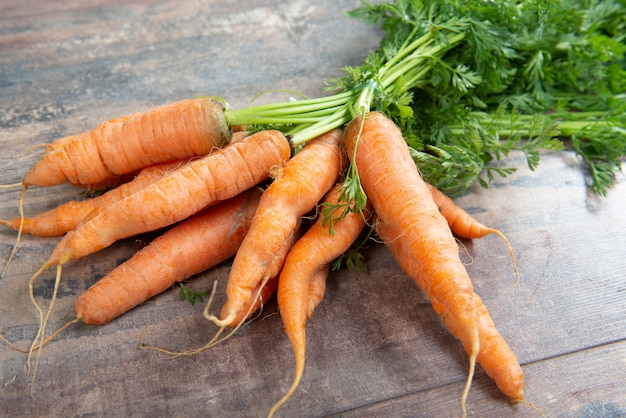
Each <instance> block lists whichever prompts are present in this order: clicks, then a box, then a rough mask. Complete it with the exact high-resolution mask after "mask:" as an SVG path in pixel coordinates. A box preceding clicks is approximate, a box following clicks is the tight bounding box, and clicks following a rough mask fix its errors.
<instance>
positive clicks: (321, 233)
mask: <svg viewBox="0 0 626 418" xmlns="http://www.w3.org/2000/svg"><path fill="white" fill-rule="evenodd" d="M340 187H341V186H340V185H336V186H334V187H333V188H332V189H331V190H330V191H329V192H328V193H327V195H326V196H325V198H324V202H327V203H331V204H334V203H337V202H338V198H339V196H340V192H341V190H340ZM365 222H366V220H365V219H364V218H363V216H362V215H361V214H359V213H356V212H350V213H348V214H347V215H346V216H345V217H344V218H342V219H341V220H338V221H336V222H335V223H334V224H333V231H334V233H333V234H331V233H330V230H329V227H328V225H326V224H325V223H324V222H323V218H320V219H318V220H317V222H316V223H315V224H313V226H311V228H310V229H309V230H308V231H307V232H306V233H305V234H304V236H303V237H302V238H300V239H299V240H298V241H296V243H295V244H294V246H293V247H292V248H291V250H290V251H289V254H288V255H287V258H286V260H285V264H284V265H283V269H282V271H281V273H280V278H279V280H278V293H277V298H278V307H279V310H280V316H281V318H282V321H283V324H284V326H285V332H286V333H287V336H288V337H289V341H290V342H291V345H292V347H293V352H294V357H295V364H296V369H295V374H294V380H293V383H292V385H291V387H290V388H289V390H288V391H287V392H286V393H285V395H284V396H283V397H282V398H281V399H280V400H279V401H278V402H277V403H276V404H275V405H274V406H273V407H272V410H271V412H270V416H271V415H273V413H274V412H275V411H276V410H277V409H278V408H279V407H280V406H281V405H283V404H284V403H285V402H286V401H287V400H288V399H289V397H291V395H292V394H293V392H294V391H295V390H296V388H297V386H298V384H299V382H300V380H301V378H302V375H303V374H304V364H305V354H306V322H307V320H308V319H309V318H311V316H312V315H313V312H314V310H315V308H316V307H317V306H318V304H319V303H320V302H321V301H322V299H323V297H324V293H325V291H326V279H327V277H328V273H329V263H330V262H331V261H333V260H334V259H336V258H337V257H339V256H340V255H341V254H343V253H345V252H346V251H347V250H348V249H349V248H350V246H351V245H352V244H353V243H354V241H355V240H356V239H357V238H358V236H359V234H360V233H361V231H362V230H363V227H364V226H365Z"/></svg>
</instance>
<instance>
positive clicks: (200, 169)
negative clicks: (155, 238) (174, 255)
mask: <svg viewBox="0 0 626 418" xmlns="http://www.w3.org/2000/svg"><path fill="white" fill-rule="evenodd" d="M290 155H291V147H290V145H289V143H288V141H287V139H286V138H285V136H284V135H283V134H282V133H281V132H279V131H273V130H271V131H270V130H268V131H261V132H258V133H256V134H254V135H251V136H249V137H247V138H246V139H245V140H242V141H238V142H236V143H234V144H230V145H228V146H226V147H224V148H222V149H220V150H218V151H215V152H214V153H212V154H208V155H205V156H203V157H198V158H196V159H194V160H192V161H191V162H190V163H189V164H187V165H185V166H184V167H181V168H179V169H177V170H175V171H173V172H171V173H170V174H169V175H167V176H166V177H164V178H162V179H161V180H158V181H156V182H155V183H152V184H151V185H149V186H147V187H145V188H144V189H142V190H139V191H138V192H136V193H133V194H131V195H130V196H128V197H126V198H125V199H122V200H119V201H117V202H113V203H112V204H110V205H107V206H104V207H100V208H98V209H96V210H95V211H92V212H90V214H89V216H88V217H87V218H86V219H84V221H83V222H82V223H81V224H80V225H79V226H78V227H77V228H76V229H75V230H73V231H70V232H68V233H67V234H66V235H65V236H64V237H63V239H62V240H61V241H60V242H59V244H58V245H57V246H56V247H55V249H54V251H53V253H52V255H51V256H50V258H49V260H48V261H47V262H46V264H45V265H44V267H45V266H51V265H56V264H64V263H66V262H68V261H70V260H72V259H76V258H80V257H83V256H85V255H88V254H91V253H93V252H96V251H99V250H101V249H102V248H105V247H107V246H109V245H111V244H112V243H113V242H115V241H117V240H119V239H122V238H128V237H130V236H134V235H137V234H139V233H143V232H148V231H154V230H157V229H160V228H163V227H166V226H169V225H171V224H173V223H176V222H179V221H181V220H183V219H185V218H187V217H189V216H191V215H193V214H195V213H197V212H199V211H200V210H202V209H204V208H206V207H208V206H210V205H212V204H215V203H217V202H220V201H223V200H227V199H229V198H231V197H234V196H236V195H238V194H239V193H241V192H243V191H244V190H247V189H249V188H251V187H253V186H254V185H256V184H258V183H260V182H261V181H263V180H265V179H267V178H268V177H269V174H270V171H271V170H272V169H273V168H275V167H278V166H281V165H282V164H284V163H285V161H287V160H288V159H289V157H290Z"/></svg>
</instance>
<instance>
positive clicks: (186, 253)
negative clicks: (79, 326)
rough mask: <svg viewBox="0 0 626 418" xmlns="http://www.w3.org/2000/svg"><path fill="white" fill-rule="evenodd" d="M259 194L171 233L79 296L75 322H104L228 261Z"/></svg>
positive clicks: (229, 203)
mask: <svg viewBox="0 0 626 418" xmlns="http://www.w3.org/2000/svg"><path fill="white" fill-rule="evenodd" d="M260 196H261V190H260V189H257V188H254V189H251V190H250V191H248V192H244V193H241V194H240V195H238V196H236V197H233V198H232V199H229V200H226V201H224V202H222V203H220V204H219V205H216V206H213V207H211V208H209V209H207V210H205V211H203V212H200V213H198V214H196V215H193V216H191V217H190V218H188V219H186V220H184V221H183V222H181V223H179V224H177V225H176V226H174V227H172V228H171V229H169V230H168V231H167V232H165V233H164V234H163V235H161V236H159V237H158V238H156V239H155V240H154V241H152V242H151V243H150V244H148V245H147V246H146V247H144V248H143V249H142V250H140V251H139V252H137V253H135V254H134V255H133V257H131V258H130V259H129V260H127V261H125V262H124V263H122V264H120V265H119V266H117V267H116V268H114V269H113V270H112V271H111V272H109V274H107V275H106V276H105V277H103V278H102V279H100V280H99V281H98V282H96V283H95V284H94V285H93V286H91V287H90V288H89V289H88V290H87V291H86V292H85V293H84V294H83V295H81V297H80V298H79V299H78V301H77V302H76V313H77V317H78V319H80V320H82V321H83V322H84V323H86V324H88V325H102V324H106V323H107V322H109V321H111V320H113V319H115V318H117V317H118V316H120V315H121V314H123V313H124V312H127V311H129V310H130V309H132V308H134V307H135V306H137V305H139V304H140V303H143V302H145V301H146V300H148V299H149V298H151V297H153V296H154V295H156V294H158V293H161V292H163V291H164V290H166V289H167V288H169V287H170V286H172V285H173V284H174V283H177V282H180V281H183V280H186V279H188V278H189V277H191V276H193V275H194V274H198V273H201V272H203V271H205V270H207V269H209V268H210V267H213V266H215V265H217V264H219V263H221V262H223V261H224V260H226V259H228V258H230V257H232V256H233V255H234V254H235V252H236V251H237V248H239V245H241V241H243V237H244V236H245V234H246V232H247V231H248V228H249V227H250V222H251V220H252V217H253V216H254V212H255V211H256V208H257V205H258V202H259V198H260Z"/></svg>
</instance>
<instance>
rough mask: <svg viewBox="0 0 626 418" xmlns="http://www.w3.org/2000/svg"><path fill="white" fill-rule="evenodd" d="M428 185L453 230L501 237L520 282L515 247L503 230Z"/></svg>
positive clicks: (467, 234)
mask: <svg viewBox="0 0 626 418" xmlns="http://www.w3.org/2000/svg"><path fill="white" fill-rule="evenodd" d="M426 187H428V190H430V193H431V195H432V197H433V200H434V201H435V204H436V205H437V207H438V208H439V212H441V214H442V215H443V217H444V218H446V221H447V222H448V225H449V226H450V229H451V230H452V232H454V233H455V234H456V235H458V236H459V237H462V238H469V239H474V238H483V237H485V236H487V235H490V234H494V235H497V236H498V237H500V239H502V241H504V244H505V245H506V247H507V249H508V250H509V254H510V255H511V260H513V267H514V268H515V274H516V276H517V280H518V282H519V279H520V274H519V269H518V268H517V261H516V259H515V254H514V253H513V247H512V246H511V244H510V243H509V240H508V238H507V237H506V235H504V234H503V233H502V232H500V231H499V230H497V229H495V228H489V227H487V226H485V225H483V224H482V223H480V222H478V220H476V219H475V218H474V217H472V215H470V214H469V213H467V212H466V211H465V210H463V209H462V208H461V207H459V206H457V205H456V203H454V201H453V200H452V199H450V198H449V197H448V196H446V195H445V194H443V193H442V192H441V191H440V190H439V189H437V188H436V187H435V186H433V185H432V184H429V183H426Z"/></svg>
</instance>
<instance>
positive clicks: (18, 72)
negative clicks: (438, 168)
mask: <svg viewBox="0 0 626 418" xmlns="http://www.w3.org/2000/svg"><path fill="white" fill-rule="evenodd" d="M356 5H357V1H356V0H340V1H323V2H322V1H321V2H309V1H306V0H292V1H288V0H272V1H270V0H250V1H245V2H240V1H233V0H231V1H219V2H218V1H204V2H200V1H191V0H176V1H174V0H170V1H167V0H160V1H157V0H154V1H152V0H144V1H139V0H135V1H120V0H109V1H103V0H96V1H81V0H63V1H60V0H56V1H46V2H41V1H39V0H20V1H17V0H4V1H3V2H1V3H0V141H1V145H0V153H1V155H0V183H3V184H6V183H13V182H18V181H20V180H21V178H22V176H23V175H24V174H25V173H26V171H27V170H28V168H29V167H30V166H31V165H32V164H33V163H34V162H35V160H36V159H37V157H38V156H39V155H40V151H37V150H32V151H29V147H31V146H34V145H36V144H39V143H45V142H49V141H51V140H53V139H55V138H57V137H60V136H64V135H68V134H72V133H77V132H80V131H83V130H85V129H88V128H90V127H93V126H95V125H96V124H97V123H99V122H102V121H104V120H106V119H108V118H112V117H116V116H121V115H125V114H128V113H132V112H136V111H140V110H145V109H147V108H150V107H152V106H155V105H159V104H164V103H168V102H172V101H176V100H178V99H181V98H187V97H191V96H195V95H202V94H205V95H206V94H210V95H217V96H221V97H224V98H226V99H227V100H228V101H229V102H230V103H231V106H232V107H241V106H244V105H246V103H247V101H248V100H249V99H251V98H252V97H253V96H254V95H255V94H256V93H259V92H261V91H263V90H267V89H274V88H281V89H293V90H297V91H300V92H303V93H305V94H309V95H313V96H317V95H320V94H322V93H321V92H320V88H321V87H322V86H323V82H324V80H328V79H331V78H334V77H338V76H340V75H342V73H341V71H340V69H341V68H342V67H344V66H347V65H358V64H359V63H361V62H362V60H363V59H364V58H365V56H366V54H367V51H368V50H369V49H370V48H373V47H375V46H376V45H377V43H378V40H379V37H380V33H379V32H378V30H377V29H375V28H372V27H369V26H366V25H364V24H362V23H360V22H357V21H353V20H350V19H348V18H346V17H345V16H344V15H343V14H342V13H343V11H345V10H346V9H349V8H352V7H354V6H356ZM507 164H508V165H513V166H516V167H519V171H518V172H517V174H515V175H513V176H511V177H510V178H508V179H506V180H498V181H496V182H495V183H494V184H493V186H492V187H491V188H490V189H488V190H483V189H479V188H476V189H474V190H472V191H471V193H469V194H467V195H466V196H463V197H462V198H459V199H457V203H458V204H460V205H461V206H462V207H464V208H466V209H467V210H468V211H469V212H470V213H472V214H473V215H475V216H476V217H477V218H478V219H479V220H481V221H482V222H483V223H485V224H488V225H490V226H492V227H495V228H499V229H500V230H501V231H503V232H504V233H505V234H506V235H507V236H508V237H509V239H510V240H511V243H512V245H513V247H514V249H515V252H516V255H517V257H518V263H519V267H520V271H521V275H522V280H521V283H520V284H519V285H518V286H514V282H515V277H514V272H513V269H512V266H511V262H510V259H509V256H508V253H507V251H506V249H505V247H504V246H503V244H502V242H501V241H500V240H499V239H498V238H496V237H487V238H484V239H482V240H480V241H474V242H471V241H463V242H462V243H463V244H464V247H465V250H464V251H463V259H464V260H465V261H467V262H468V270H469V272H470V275H471V276H472V277H473V279H474V283H475V286H476V289H477V292H478V293H479V294H480V295H481V296H482V297H483V299H484V301H485V304H486V305H487V306H488V308H489V309H490V311H491V313H492V316H493V318H494V320H495V322H496V324H497V326H498V328H499V330H500V331H501V333H502V334H503V335H504V337H505V338H506V339H507V341H508V342H509V344H510V345H511V347H512V348H513V350H514V351H515V352H516V353H517V355H518V357H519V359H520V362H521V363H522V365H523V369H524V372H525V375H526V397H527V399H528V400H529V401H531V402H533V403H535V404H536V405H537V406H538V407H540V408H541V409H542V410H543V411H544V413H546V415H548V416H552V417H617V416H626V383H625V380H624V379H625V378H624V376H626V326H625V325H626V323H625V318H626V273H625V272H626V257H624V254H625V252H626V250H625V249H626V235H624V228H625V227H626V221H625V220H624V215H623V213H624V209H623V208H624V207H625V206H626V182H625V181H624V180H623V179H621V181H620V183H619V184H617V186H616V187H615V188H614V189H612V190H611V192H610V195H609V197H608V198H606V199H598V198H595V197H593V196H590V195H588V194H587V192H586V188H585V178H584V174H583V172H582V171H581V169H580V163H579V161H578V160H577V159H576V158H575V157H574V156H573V154H571V153H570V152H566V151H565V152H555V153H549V154H545V155H544V157H543V160H542V163H541V164H540V166H539V168H538V169H537V170H536V171H535V172H530V171H528V169H527V168H526V166H525V163H524V160H523V159H522V158H521V156H519V155H513V156H512V158H511V159H510V160H509V161H507ZM76 193H77V190H76V189H74V188H72V187H69V186H59V187H53V188H48V189H37V188H33V189H31V190H29V191H28V193H27V196H26V205H25V210H26V212H27V213H28V214H34V213H37V212H40V211H43V210H45V209H48V208H51V207H53V206H55V205H56V204H58V203H60V202H62V201H64V200H67V199H70V198H72V197H73V196H75V195H76ZM0 196H1V199H0V202H1V203H0V210H1V212H0V216H1V217H4V218H7V217H11V216H15V215H17V202H18V198H19V192H18V191H16V190H12V191H9V190H0ZM15 236H16V235H15V233H14V232H11V231H6V230H4V229H3V230H1V231H0V259H1V260H2V261H3V262H4V260H6V259H7V257H8V256H9V253H10V251H11V248H12V246H13V244H14V241H15ZM149 238H150V236H149V235H148V236H142V237H139V239H138V240H134V239H130V240H127V241H124V242H120V243H117V244H115V245H113V246H111V247H109V248H107V249H105V250H103V251H101V252H100V253H98V254H94V255H91V256H88V257H86V258H84V259H82V260H80V261H76V262H73V263H71V264H69V265H68V266H67V267H66V268H65V270H64V274H63V281H62V284H61V287H60V292H59V295H60V297H59V299H58V300H57V302H56V305H55V309H54V312H53V315H52V317H51V319H50V324H49V329H56V328H57V327H59V326H60V325H61V324H63V323H65V322H67V321H68V320H70V319H72V318H73V317H74V315H75V314H74V308H73V306H74V302H75V300H76V297H77V295H79V294H80V293H81V292H83V291H84V290H85V289H86V288H87V287H88V286H89V285H91V284H92V283H94V282H95V281H96V280H97V279H98V278H100V277H102V276H103V275H104V274H106V273H107V272H108V271H109V270H111V269H112V268H113V267H114V266H115V265H117V264H119V263H120V262H122V261H123V260H125V259H127V258H128V257H130V256H131V255H132V253H133V252H134V251H136V250H137V249H138V248H140V247H141V240H148V239H149ZM56 242H57V239H55V238H52V239H42V238H33V237H29V236H25V237H23V238H22V241H21V244H20V247H19V251H18V252H17V254H16V257H15V259H14V260H13V263H12V264H11V267H10V269H9V270H8V272H7V274H6V276H5V277H4V278H3V279H2V280H1V281H0V331H1V333H2V335H3V336H4V337H5V338H7V339H9V340H10V341H12V342H14V343H15V344H16V345H18V346H19V347H23V348H26V347H28V345H29V343H30V341H31V340H32V338H33V337H34V335H35V333H36V329H37V326H36V323H37V322H36V319H37V318H36V312H35V310H34V308H33V306H32V305H31V303H30V301H29V299H28V286H27V282H28V278H29V277H30V275H31V274H32V273H33V272H34V271H35V270H36V269H37V268H38V266H39V264H40V263H42V262H43V261H44V260H45V259H46V258H47V256H48V255H49V254H50V252H51V250H52V248H53V246H54V244H55V243H56ZM365 255H366V257H367V258H366V271H365V272H362V271H340V272H337V273H333V274H332V275H331V276H330V279H329V284H328V291H327V294H326V297H325V300H324V301H323V302H322V303H321V305H320V306H319V308H318V309H317V311H316V312H315V314H314V316H313V318H312V319H311V321H310V322H309V324H308V341H309V343H308V357H307V366H306V371H305V375H304V378H303V380H302V382H301V384H300V387H299V389H298V391H297V392H296V394H295V395H294V396H293V397H292V399H291V400H290V401H289V402H288V403H287V404H286V405H285V406H284V407H283V409H281V411H280V416H285V417H317V416H338V417H339V416H341V417H357V416H359V417H360V416H398V417H413V416H424V417H451V416H457V415H459V414H460V408H459V397H460V394H461V390H462V387H463V381H464V378H465V375H466V372H467V364H466V363H467V356H466V355H465V354H464V353H463V351H462V349H461V347H460V344H459V343H458V342H457V341H456V340H455V339H454V338H452V337H451V336H450V335H449V334H448V332H447V331H446V330H445V329H444V328H443V327H442V325H441V322H440V321H439V319H438V318H437V317H436V315H435V314H434V313H433V311H432V309H431V308H430V306H429V304H428V303H427V301H426V300H425V298H424V296H423V295H422V294H421V293H420V292H419V291H418V290H417V288H416V287H415V286H414V285H413V284H412V282H410V280H409V279H408V278H407V277H406V276H404V275H403V274H402V272H401V271H400V270H399V268H398V267H397V265H396V264H395V262H394V261H393V259H392V258H391V257H390V255H389V253H388V251H387V250H386V248H385V247H383V246H381V245H378V244H372V245H370V246H369V248H368V249H367V251H366V253H365ZM227 274H228V263H225V264H224V265H221V266H219V267H217V268H214V269H211V270H210V271H209V272H206V273H205V274H202V275H199V276H198V277H196V278H195V279H194V280H193V281H192V282H190V284H189V286H191V287H193V288H195V289H205V288H208V287H209V286H210V285H211V284H212V283H213V281H214V280H216V279H217V280H219V289H218V295H217V298H218V300H217V301H216V304H217V303H218V302H219V301H221V300H223V287H224V283H225V280H226V278H227ZM52 283H53V272H52V271H49V272H47V273H46V274H44V275H43V276H42V277H41V278H40V279H39V280H38V281H37V282H36V285H35V294H36V296H37V298H38V301H39V302H40V303H42V304H44V305H45V304H47V303H48V302H49V300H50V296H51V292H52ZM216 306H217V305H216ZM146 327H147V332H146V342H147V343H150V344H154V345H158V346H161V347H165V348H170V349H177V350H182V349H190V348H195V347H198V346H200V345H201V344H203V343H204V342H205V341H207V340H208V339H209V338H210V336H211V335H212V333H213V332H214V331H215V328H214V327H213V326H212V325H209V324H208V323H207V322H206V321H205V320H204V319H203V318H202V305H201V304H196V305H195V306H191V305H190V304H189V303H187V302H180V301H179V300H178V298H177V292H176V291H175V290H171V291H167V292H165V293H163V294H161V295H159V296H158V297H155V298H153V299H152V300H150V301H149V302H147V303H145V304H144V305H142V306H140V307H139V308H137V309H135V310H133V311H131V312H129V313H127V314H126V315H124V316H123V317H121V318H119V319H118V320H116V321H114V322H112V323H110V324H108V325H105V326H101V327H89V326H86V325H78V324H77V325H74V326H72V327H71V328H69V329H67V330H66V331H65V332H63V333H62V334H61V335H59V336H58V338H57V339H56V340H55V341H54V342H53V343H52V344H50V345H49V346H48V347H46V348H45V349H44V351H43V354H42V356H41V362H40V364H39V369H38V374H37V378H36V380H35V381H34V385H33V387H32V390H33V396H32V397H31V396H30V394H29V385H30V383H31V381H30V378H29V377H28V376H27V375H26V356H25V355H23V354H21V353H18V352H15V351H13V350H11V349H10V348H8V347H7V346H4V345H0V416H29V417H37V416H44V415H45V416H134V417H138V416H177V417H181V416H215V417H219V416H241V417H259V416H264V415H265V414H266V413H267V411H268V409H269V408H270V406H271V405H272V404H273V402H274V401H276V400H277V399H278V398H279V397H280V396H281V395H282V393H283V392H284V391H285V390H286V389H287V387H288V386H289V384H290V383H291V379H292V373H293V365H292V353H291V347H290V345H289V342H288V340H287V338H286V337H285V335H284V332H283V329H282V323H281V321H280V318H279V316H278V314H277V310H276V304H275V302H273V301H271V302H269V303H268V304H267V306H266V307H265V309H264V312H263V314H262V315H261V316H260V317H259V318H258V319H256V320H255V321H253V322H251V323H249V324H248V325H247V326H246V327H244V329H242V330H241V331H240V332H239V333H238V334H237V335H236V337H234V338H232V339H230V340H229V341H227V342H225V343H223V344H221V345H218V346H216V347H214V348H213V349H211V350H209V351H206V352H204V353H201V354H198V355H196V356H192V357H184V358H179V359H174V360H169V359H167V357H166V356H164V355H162V354H160V353H157V352H154V351H149V350H146V349H140V348H139V346H138V341H139V336H140V333H141V331H142V330H144V329H146ZM468 409H469V412H470V415H471V416H477V417H478V416H480V417H502V416H515V417H533V416H537V415H536V414H535V413H534V412H533V411H532V410H530V408H528V407H526V406H524V405H513V406H512V405H510V404H509V403H508V402H507V400H506V399H505V397H504V396H502V395H501V394H500V393H499V392H498V390H497V389H496V387H495V385H494V384H493V382H492V381H491V380H490V379H488V378H487V377H486V376H485V375H484V373H483V372H482V371H481V370H479V371H478V372H477V375H476V377H475V379H474V382H473V386H472V390H471V392H470V395H469V400H468Z"/></svg>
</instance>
